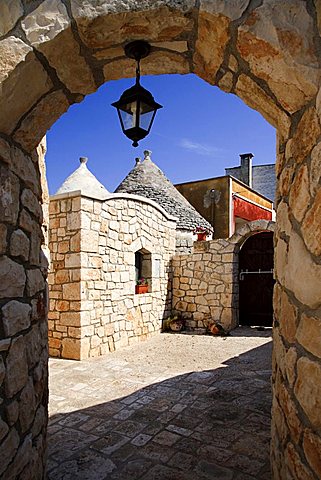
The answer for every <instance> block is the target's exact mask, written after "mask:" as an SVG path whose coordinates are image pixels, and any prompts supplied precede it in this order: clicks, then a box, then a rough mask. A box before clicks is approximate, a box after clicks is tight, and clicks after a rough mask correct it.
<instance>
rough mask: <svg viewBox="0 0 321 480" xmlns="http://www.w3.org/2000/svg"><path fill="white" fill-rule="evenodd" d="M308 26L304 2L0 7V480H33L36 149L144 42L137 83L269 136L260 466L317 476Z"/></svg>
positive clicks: (319, 299)
mask: <svg viewBox="0 0 321 480" xmlns="http://www.w3.org/2000/svg"><path fill="white" fill-rule="evenodd" d="M320 23H321V11H320V5H319V2H317V1H313V0H309V2H303V1H301V0H291V1H288V2H278V1H277V0H263V1H260V2H254V1H250V0H236V1H233V2H229V1H227V0H226V1H224V0H215V1H213V2H208V1H205V0H204V1H203V0H202V1H201V2H195V1H194V0H184V1H180V2H178V1H177V2H176V1H174V0H159V1H158V2H153V1H151V0H144V1H143V2H137V1H135V0H127V1H125V2H111V1H107V0H105V1H101V2H89V1H87V0H64V1H62V0H45V1H41V0H38V1H36V2H32V3H30V2H22V1H21V0H13V1H12V2H9V3H8V2H2V5H1V6H0V35H1V37H0V38H1V39H0V52H1V55H0V82H1V90H0V112H1V113H0V177H1V198H0V212H1V224H0V233H1V236H0V248H1V254H2V256H1V258H0V280H1V281H0V285H1V287H0V300H1V322H2V324H1V325H2V326H1V335H2V337H3V338H2V339H1V341H0V346H1V349H0V382H1V388H2V393H1V396H2V397H4V398H5V402H4V403H2V405H1V407H0V409H1V416H2V418H3V420H2V422H3V423H1V431H0V432H1V433H0V441H1V442H2V445H1V447H0V449H1V458H2V464H1V467H0V475H4V476H7V477H8V478H9V477H10V476H13V477H14V476H19V475H20V474H22V472H23V478H39V479H40V478H43V457H44V455H43V453H44V448H45V429H46V404H47V386H46V382H47V380H46V379H47V353H46V351H47V350H46V349H47V347H46V286H45V269H46V264H45V261H44V258H43V256H42V255H41V248H40V247H41V243H42V233H41V224H42V212H41V208H40V203H41V196H42V194H41V182H40V171H39V165H38V153H37V150H36V147H37V145H38V144H39V142H40V140H41V138H42V137H43V135H44V134H45V132H46V131H47V129H48V128H49V127H50V126H51V125H52V124H53V123H54V122H55V120H56V119H57V118H58V117H59V116H60V115H61V114H62V113H64V112H65V111H67V109H68V107H69V105H71V104H73V103H74V102H79V101H81V100H82V98H83V96H84V95H86V94H88V93H91V92H94V91H95V90H96V89H97V88H98V87H99V86H100V85H101V84H102V83H104V82H105V81H108V80H111V79H118V78H122V77H127V76H133V67H132V65H131V63H129V62H128V61H127V60H126V58H125V57H124V56H123V53H122V45H123V44H124V43H125V42H127V41H128V40H134V39H136V38H144V39H146V40H148V41H150V42H151V43H152V45H153V50H154V51H153V54H152V55H151V56H150V57H149V58H148V59H147V60H146V62H145V63H144V65H143V66H142V68H143V72H144V74H147V73H153V74H162V73H182V74H184V73H189V72H192V73H195V74H196V75H198V76H200V77H201V78H203V79H204V80H206V81H207V82H209V83H211V84H213V85H218V86H219V87H220V88H222V89H223V90H225V91H227V92H233V93H235V94H236V95H238V96H239V97H240V98H241V99H243V100H244V101H245V102H246V103H247V104H248V105H249V106H250V107H252V108H254V109H256V110H258V111H259V112H261V114H262V115H263V116H264V117H265V118H266V119H267V120H268V121H269V122H270V123H272V124H273V125H274V126H276V128H277V130H278V161H277V166H276V168H277V177H278V189H277V205H278V209H277V219H278V227H277V231H276V238H275V246H276V254H275V264H276V279H277V284H276V289H275V292H276V293H275V299H274V303H275V316H276V321H277V322H276V325H277V327H276V328H275V332H274V359H275V362H274V377H273V382H274V407H273V414H274V417H273V442H272V463H273V471H274V478H275V479H279V478H280V479H282V478H285V477H287V476H291V477H292V478H296V479H299V478H300V479H301V478H313V476H314V477H316V478H317V477H320V475H321V472H320V466H319V465H320V461H319V460H318V458H319V459H320V456H321V453H320V450H321V447H320V445H321V439H320V435H319V434H317V433H316V432H318V431H319V428H320V419H319V416H318V409H319V408H320V398H321V382H320V378H321V351H320V337H321V320H320V312H319V310H318V309H319V307H320V304H321V296H320V288H319V285H320V279H321V266H320V253H321V247H320V244H321V242H320V239H321V226H320V221H319V210H320V205H321V189H320V184H319V180H320V172H321V165H320V163H321V161H320V158H321V153H320V152H321V146H320V145H321V143H319V141H320V134H321V130H320V115H321V102H320V99H321V95H320V94H318V91H319V88H320V60H319V55H318V52H319V48H320V31H319V28H320ZM298 258H299V261H298ZM285 317H286V319H287V322H285ZM315 452H317V455H319V457H318V456H316V453H315Z"/></svg>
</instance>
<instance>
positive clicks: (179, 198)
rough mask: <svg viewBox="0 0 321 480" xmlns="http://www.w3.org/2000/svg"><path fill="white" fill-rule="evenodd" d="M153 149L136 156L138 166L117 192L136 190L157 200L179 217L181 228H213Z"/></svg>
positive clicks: (135, 192)
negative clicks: (159, 163) (157, 162)
mask: <svg viewBox="0 0 321 480" xmlns="http://www.w3.org/2000/svg"><path fill="white" fill-rule="evenodd" d="M151 153H152V152H151V151H150V150H145V151H144V160H143V161H140V159H139V158H136V159H135V162H136V164H135V166H134V168H133V169H132V170H131V171H130V172H129V174H128V175H127V177H126V178H125V179H124V180H123V181H122V182H121V184H120V185H118V187H117V188H116V190H115V193H121V192H124V193H132V194H135V195H140V196H142V197H146V198H149V199H151V200H154V201H155V202H157V203H158V204H159V205H160V206H161V207H163V208H164V210H166V212H167V213H169V214H171V215H174V216H175V217H178V222H177V228H178V229H180V230H194V228H195V227H197V226H203V227H206V228H208V229H210V230H212V227H211V225H210V224H209V223H208V222H207V220H205V219H204V218H203V217H202V216H201V215H200V214H199V213H198V212H197V210H195V208H194V207H193V206H192V205H191V204H190V203H189V202H188V201H187V200H186V198H185V197H184V196H183V195H182V194H181V193H180V192H179V191H178V190H177V189H176V188H175V187H174V185H173V184H172V182H170V181H169V180H168V178H167V177H166V176H165V175H164V173H163V172H162V171H161V170H160V168H158V166H157V165H155V163H154V162H152V160H151Z"/></svg>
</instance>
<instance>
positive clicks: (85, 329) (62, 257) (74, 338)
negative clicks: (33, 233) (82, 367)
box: [49, 193, 176, 360]
mask: <svg viewBox="0 0 321 480" xmlns="http://www.w3.org/2000/svg"><path fill="white" fill-rule="evenodd" d="M69 195H70V196H67V197H64V196H63V195H56V196H55V197H52V198H51V201H50V236H49V239H50V241H49V248H50V252H51V260H52V263H51V269H50V274H49V290H50V310H49V354H50V355H53V356H57V357H63V358H73V359H77V360H80V359H83V358H87V357H93V356H99V355H103V354H106V353H108V352H112V351H114V350H116V349H118V348H120V347H122V346H124V345H130V344H132V343H133V342H137V341H140V340H144V339H146V338H147V337H148V336H150V335H152V334H154V333H156V332H159V331H160V329H161V326H162V319H163V318H164V316H165V317H166V316H168V315H169V313H170V309H171V294H170V291H171V289H170V288H169V280H170V279H169V272H170V260H171V258H172V256H173V254H174V252H175V228H176V223H175V221H174V220H173V217H170V216H169V215H168V214H166V212H165V211H164V210H162V209H161V208H157V207H156V205H155V204H153V202H150V201H149V200H146V199H141V200H139V197H135V196H134V195H126V194H125V195H124V194H119V195H113V196H112V197H111V198H110V199H109V200H106V201H104V202H102V201H99V200H93V199H90V198H86V197H81V196H80V195H79V194H77V193H76V194H74V195H73V196H72V194H69ZM141 249H143V250H144V251H146V252H150V254H151V259H150V260H151V277H150V278H149V279H148V281H149V292H148V293H146V294H135V283H136V282H135V252H136V251H139V250H141Z"/></svg>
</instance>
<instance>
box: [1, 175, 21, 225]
mask: <svg viewBox="0 0 321 480" xmlns="http://www.w3.org/2000/svg"><path fill="white" fill-rule="evenodd" d="M0 185H1V186H0V218H1V220H2V221H4V222H8V223H11V224H16V222H17V218H18V212H19V192H20V184H19V180H18V178H17V177H16V175H14V174H13V173H12V172H11V171H10V170H8V169H7V168H5V167H4V166H2V165H0Z"/></svg>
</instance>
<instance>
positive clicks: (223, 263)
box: [172, 220, 274, 332]
mask: <svg viewBox="0 0 321 480" xmlns="http://www.w3.org/2000/svg"><path fill="white" fill-rule="evenodd" d="M265 230H269V231H273V230H274V222H268V221H267V220H256V221H254V222H250V223H247V224H245V225H242V227H240V228H239V229H238V230H237V231H236V233H235V234H234V235H233V236H232V237H231V238H229V239H226V240H225V239H217V240H211V241H207V242H202V241H201V242H195V243H194V249H193V253H192V254H190V255H176V256H175V257H174V258H173V300H172V301H173V303H172V305H173V312H174V313H179V314H181V315H182V317H183V318H184V319H185V320H186V328H187V329H188V330H197V331H200V332H202V331H203V332H204V331H206V329H207V326H208V322H209V321H210V320H214V321H218V322H220V323H221V324H222V325H223V327H224V328H225V329H227V330H230V329H232V328H234V327H236V326H237V324H238V300H239V296H238V295H239V267H238V253H239V249H240V245H242V243H243V242H244V241H245V240H246V239H247V238H248V237H249V236H250V235H252V234H253V233H254V232H258V231H265Z"/></svg>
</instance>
